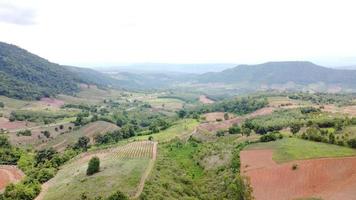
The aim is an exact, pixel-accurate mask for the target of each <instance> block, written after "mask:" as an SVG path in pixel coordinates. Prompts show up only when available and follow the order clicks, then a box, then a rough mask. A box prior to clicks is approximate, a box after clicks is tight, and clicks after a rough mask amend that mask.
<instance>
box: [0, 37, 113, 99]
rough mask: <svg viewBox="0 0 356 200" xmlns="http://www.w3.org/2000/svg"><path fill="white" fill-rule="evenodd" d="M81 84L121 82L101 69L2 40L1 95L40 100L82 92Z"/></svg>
mask: <svg viewBox="0 0 356 200" xmlns="http://www.w3.org/2000/svg"><path fill="white" fill-rule="evenodd" d="M110 81H111V82H110ZM79 83H86V84H96V85H99V86H107V85H109V83H114V84H117V85H118V83H117V82H116V81H115V80H114V79H111V78H110V77H108V76H106V75H104V74H101V73H99V72H97V71H94V70H90V69H84V68H76V67H67V66H61V65H58V64H55V63H51V62H49V61H47V60H45V59H43V58H41V57H39V56H37V55H34V54H32V53H30V52H28V51H26V50H24V49H21V48H19V47H17V46H14V45H10V44H6V43H3V42H0V85H1V87H0V95H5V96H8V97H13V98H19V99H38V98H40V97H43V96H53V95H55V94H59V93H64V94H74V93H76V92H78V91H79V86H78V84H79Z"/></svg>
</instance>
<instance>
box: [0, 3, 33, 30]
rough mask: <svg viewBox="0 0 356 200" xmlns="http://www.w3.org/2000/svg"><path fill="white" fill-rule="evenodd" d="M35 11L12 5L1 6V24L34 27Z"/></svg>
mask: <svg viewBox="0 0 356 200" xmlns="http://www.w3.org/2000/svg"><path fill="white" fill-rule="evenodd" d="M35 16H36V13H35V10H33V9H30V8H25V7H19V6H15V5H11V4H0V22H4V23H10V24H17V25H32V24H35Z"/></svg>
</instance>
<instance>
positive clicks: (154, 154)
mask: <svg viewBox="0 0 356 200" xmlns="http://www.w3.org/2000/svg"><path fill="white" fill-rule="evenodd" d="M157 145H158V143H157V142H155V143H154V144H153V151H152V159H151V160H150V161H149V163H148V166H147V168H146V170H145V172H144V173H143V175H142V177H141V180H140V183H139V185H138V187H137V191H136V194H135V195H134V196H133V198H134V199H137V198H138V197H139V196H140V195H141V193H142V191H143V188H144V186H145V182H146V179H147V178H148V176H149V175H150V173H151V171H152V169H153V167H154V164H155V161H156V159H157Z"/></svg>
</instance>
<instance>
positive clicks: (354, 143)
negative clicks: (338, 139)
mask: <svg viewBox="0 0 356 200" xmlns="http://www.w3.org/2000/svg"><path fill="white" fill-rule="evenodd" d="M347 144H348V145H349V146H350V147H351V148H356V139H355V138H354V139H351V140H349V141H348V142H347Z"/></svg>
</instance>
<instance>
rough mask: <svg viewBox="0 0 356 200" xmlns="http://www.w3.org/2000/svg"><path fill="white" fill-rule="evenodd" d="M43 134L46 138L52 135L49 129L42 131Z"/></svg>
mask: <svg viewBox="0 0 356 200" xmlns="http://www.w3.org/2000/svg"><path fill="white" fill-rule="evenodd" d="M42 134H43V135H44V136H45V137H46V138H49V137H51V133H50V132H49V131H47V130H46V131H42Z"/></svg>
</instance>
